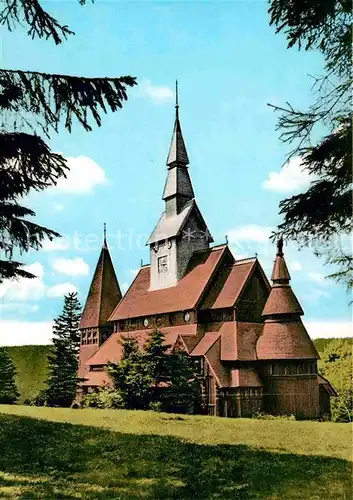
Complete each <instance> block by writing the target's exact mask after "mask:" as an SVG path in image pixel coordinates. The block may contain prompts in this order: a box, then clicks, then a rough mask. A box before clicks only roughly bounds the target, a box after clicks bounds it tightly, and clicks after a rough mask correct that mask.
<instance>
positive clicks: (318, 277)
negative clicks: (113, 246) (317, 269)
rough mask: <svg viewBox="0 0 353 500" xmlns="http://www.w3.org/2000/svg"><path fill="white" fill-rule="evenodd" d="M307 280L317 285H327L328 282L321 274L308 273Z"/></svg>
mask: <svg viewBox="0 0 353 500" xmlns="http://www.w3.org/2000/svg"><path fill="white" fill-rule="evenodd" d="M308 278H309V279H310V280H311V281H314V282H315V283H317V284H319V285H328V284H329V283H328V281H327V280H326V278H325V276H324V275H323V274H321V273H308Z"/></svg>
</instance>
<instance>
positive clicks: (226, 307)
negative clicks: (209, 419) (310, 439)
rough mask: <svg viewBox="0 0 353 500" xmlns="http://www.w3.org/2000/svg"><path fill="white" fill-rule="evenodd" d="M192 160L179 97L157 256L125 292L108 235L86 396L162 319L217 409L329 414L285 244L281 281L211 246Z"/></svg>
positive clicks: (84, 340) (85, 358)
mask: <svg viewBox="0 0 353 500" xmlns="http://www.w3.org/2000/svg"><path fill="white" fill-rule="evenodd" d="M188 164H189V159H188V155H187V151H186V147H185V143H184V139H183V135H182V131H181V125H180V120H179V106H178V103H177V105H176V117H175V124H174V130H173V135H172V141H171V146H170V151H169V155H168V160H167V180H166V183H165V188H164V193H163V200H164V202H165V211H164V212H163V214H162V216H161V217H160V219H159V221H158V223H157V225H156V227H155V229H154V230H153V232H152V234H151V236H150V238H149V240H148V242H147V244H148V245H149V247H150V262H151V263H150V264H149V265H144V266H141V268H140V270H139V272H138V273H137V275H136V277H135V279H134V281H133V282H132V284H131V286H130V288H129V289H128V290H127V292H126V293H125V295H124V296H122V294H121V291H120V287H119V283H118V280H117V277H116V274H115V270H114V266H113V263H112V259H111V256H110V252H109V249H108V245H107V241H106V237H104V242H103V247H102V250H101V252H100V256H99V259H98V262H97V266H96V269H95V272H94V275H93V279H92V282H91V286H90V289H89V292H88V296H87V300H86V303H85V306H84V309H83V313H82V317H81V322H80V332H81V345H80V359H79V372H78V375H79V377H80V379H81V383H80V388H79V394H78V397H79V398H80V397H82V394H84V393H86V392H91V391H94V390H97V389H98V388H100V387H109V386H111V381H110V379H109V377H108V374H107V373H106V371H105V367H106V366H107V364H108V362H109V361H119V360H120V359H121V356H122V346H121V337H122V336H126V335H129V336H134V337H136V338H137V340H138V342H139V344H140V345H141V346H142V345H143V344H144V342H145V341H146V339H147V337H148V335H149V333H150V331H151V329H152V328H154V327H158V328H159V329H160V330H162V331H163V332H165V335H166V343H167V344H171V345H172V346H173V347H177V348H182V349H184V350H185V351H186V352H187V353H188V354H189V355H190V356H192V357H193V358H194V359H195V362H197V365H198V366H199V369H200V374H203V375H204V377H205V381H206V384H205V390H204V403H205V409H206V410H205V412H206V413H207V414H209V415H218V416H226V417H250V416H252V415H253V414H254V413H257V412H260V411H261V412H265V413H271V414H294V415H296V416H297V417H302V418H307V419H317V418H325V419H326V418H329V417H330V397H331V396H334V395H335V394H336V393H335V390H334V388H333V387H332V386H331V384H330V383H329V382H328V381H327V380H326V379H324V378H323V377H322V376H320V375H319V374H318V373H317V360H318V359H319V355H318V353H317V350H316V349H315V346H314V344H313V342H312V341H311V339H310V337H309V335H308V333H307V331H306V329H305V327H304V325H303V323H302V320H301V316H302V315H303V314H304V312H303V310H302V308H301V306H300V304H299V301H298V299H297V298H296V296H295V294H294V292H293V290H292V288H291V286H290V279H291V278H290V274H289V271H288V268H287V265H286V262H285V258H284V254H283V242H282V241H279V242H278V244H277V254H276V258H275V262H274V266H273V272H272V276H271V280H272V286H271V285H270V283H269V281H268V279H267V277H266V275H265V273H264V271H263V269H262V267H261V265H260V262H259V261H258V259H257V258H256V257H254V258H249V259H242V260H236V259H235V257H234V256H233V254H232V252H231V251H230V249H229V247H228V245H227V244H224V245H218V246H211V243H212V242H213V239H212V236H211V234H210V232H209V230H208V228H207V225H206V223H205V221H204V219H203V217H202V214H201V212H200V210H199V208H198V206H197V203H196V200H195V196H194V191H193V187H192V183H191V179H190V176H189V172H188Z"/></svg>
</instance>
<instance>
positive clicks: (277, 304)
mask: <svg viewBox="0 0 353 500" xmlns="http://www.w3.org/2000/svg"><path fill="white" fill-rule="evenodd" d="M271 279H272V283H273V285H272V290H271V292H270V295H269V297H268V299H267V302H266V304H265V307H264V310H263V313H262V315H263V316H273V315H283V314H296V315H299V316H301V315H303V314H304V311H303V309H302V308H301V305H300V304H299V302H298V299H297V297H296V296H295V295H294V292H293V290H292V288H291V286H290V284H289V282H290V279H291V278H290V274H289V271H288V268H287V264H286V261H285V259H284V255H283V239H282V238H280V239H279V240H278V242H277V254H276V260H275V262H274V265H273V271H272V276H271Z"/></svg>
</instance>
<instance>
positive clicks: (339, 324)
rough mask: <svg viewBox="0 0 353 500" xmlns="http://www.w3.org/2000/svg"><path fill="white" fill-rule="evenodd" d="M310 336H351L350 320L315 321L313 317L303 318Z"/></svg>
mask: <svg viewBox="0 0 353 500" xmlns="http://www.w3.org/2000/svg"><path fill="white" fill-rule="evenodd" d="M303 323H304V324H305V327H306V329H307V331H308V333H309V335H310V337H312V338H314V339H316V338H319V337H324V338H330V337H351V336H352V335H353V329H352V323H351V322H350V321H334V320H331V321H317V320H314V319H309V320H303Z"/></svg>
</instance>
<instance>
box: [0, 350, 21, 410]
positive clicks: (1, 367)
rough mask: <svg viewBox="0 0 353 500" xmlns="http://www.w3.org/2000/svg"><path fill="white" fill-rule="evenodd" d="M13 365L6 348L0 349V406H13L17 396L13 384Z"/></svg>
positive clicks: (14, 383) (14, 384) (14, 374)
mask: <svg viewBox="0 0 353 500" xmlns="http://www.w3.org/2000/svg"><path fill="white" fill-rule="evenodd" d="M15 376H16V370H15V365H14V363H13V361H12V359H11V357H10V355H9V353H8V350H7V349H6V347H0V404H13V403H15V402H16V399H17V398H18V396H19V394H18V392H17V387H16V382H15Z"/></svg>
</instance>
